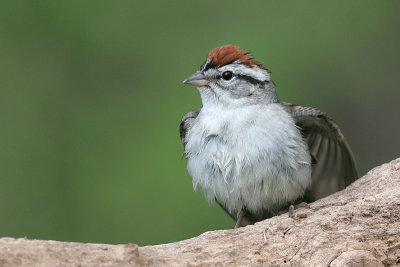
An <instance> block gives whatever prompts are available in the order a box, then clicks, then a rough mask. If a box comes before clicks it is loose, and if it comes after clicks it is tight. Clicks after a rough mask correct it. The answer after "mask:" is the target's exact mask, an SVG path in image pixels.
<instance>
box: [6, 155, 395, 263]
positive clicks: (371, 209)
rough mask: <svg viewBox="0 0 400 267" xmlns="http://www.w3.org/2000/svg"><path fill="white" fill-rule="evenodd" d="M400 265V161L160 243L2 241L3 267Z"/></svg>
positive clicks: (21, 239) (22, 239) (20, 239)
mask: <svg viewBox="0 0 400 267" xmlns="http://www.w3.org/2000/svg"><path fill="white" fill-rule="evenodd" d="M20 265H24V266H37V265H40V266H65V265H68V266H78V265H79V266H80V265H82V266H116V265H118V266H137V265H145V266H188V265H194V266H196V265H201V266H207V265H212V266H215V265H216V266H244V265H246V266H247V265H248V266H332V267H333V266H400V158H398V159H396V160H393V161H391V162H390V163H387V164H383V165H381V166H379V167H376V168H374V169H373V170H371V171H369V172H368V173H367V174H366V175H365V176H363V177H362V178H360V179H359V180H357V181H356V182H355V183H353V184H352V185H350V186H349V187H348V188H346V189H345V190H343V191H340V192H337V193H335V194H333V195H331V196H328V197H326V198H323V199H320V200H318V201H316V202H314V203H311V204H310V207H309V208H303V209H298V210H296V211H295V214H294V216H293V217H289V216H288V214H287V213H286V214H282V215H280V216H276V217H273V218H270V219H267V220H265V221H262V222H259V223H256V224H255V225H250V226H247V227H243V228H239V229H229V230H219V231H210V232H206V233H203V234H201V235H200V236H198V237H194V238H191V239H188V240H183V241H180V242H175V243H170V244H162V245H155V246H144V247H139V246H137V245H135V244H122V245H107V244H84V243H72V242H59V241H44V240H29V239H25V238H19V239H15V238H7V237H5V238H1V239H0V266H20Z"/></svg>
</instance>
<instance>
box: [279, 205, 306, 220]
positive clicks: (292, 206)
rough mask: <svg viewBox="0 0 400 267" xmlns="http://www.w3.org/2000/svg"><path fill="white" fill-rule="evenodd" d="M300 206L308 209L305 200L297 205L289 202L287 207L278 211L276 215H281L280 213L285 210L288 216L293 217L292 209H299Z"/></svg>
mask: <svg viewBox="0 0 400 267" xmlns="http://www.w3.org/2000/svg"><path fill="white" fill-rule="evenodd" d="M301 208H307V209H309V208H310V206H309V205H308V204H307V203H306V202H301V203H299V204H297V205H293V204H290V205H289V207H287V208H286V209H284V210H282V211H280V212H279V213H278V215H282V214H284V213H286V212H289V217H290V218H293V217H294V211H295V210H297V209H301Z"/></svg>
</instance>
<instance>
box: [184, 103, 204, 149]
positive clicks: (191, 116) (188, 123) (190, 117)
mask: <svg viewBox="0 0 400 267" xmlns="http://www.w3.org/2000/svg"><path fill="white" fill-rule="evenodd" d="M200 110H201V108H199V109H196V110H193V111H191V112H189V113H187V114H185V116H183V118H182V120H181V124H180V125H179V136H180V137H181V141H182V144H183V148H184V149H185V145H186V140H185V139H186V133H187V131H188V130H189V128H190V127H192V123H193V121H194V120H195V119H196V118H197V116H198V115H199V113H200Z"/></svg>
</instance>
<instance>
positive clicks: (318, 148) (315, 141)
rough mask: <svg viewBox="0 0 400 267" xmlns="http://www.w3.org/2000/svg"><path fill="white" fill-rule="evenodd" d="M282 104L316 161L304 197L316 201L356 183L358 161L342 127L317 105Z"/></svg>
mask: <svg viewBox="0 0 400 267" xmlns="http://www.w3.org/2000/svg"><path fill="white" fill-rule="evenodd" d="M283 104H284V105H286V106H287V108H288V109H289V112H291V114H292V115H293V118H294V120H295V123H296V125H297V126H298V127H299V128H300V131H301V132H302V134H303V137H304V139H305V141H306V143H307V145H308V148H309V151H310V153H311V157H312V160H313V169H312V175H311V176H312V177H311V178H312V182H311V186H310V187H309V188H308V190H307V192H306V195H308V196H305V197H306V198H308V199H309V200H316V199H319V198H322V197H325V196H328V195H330V194H333V193H334V192H337V191H339V190H342V189H344V188H345V187H346V186H348V185H349V184H351V183H352V182H354V181H355V180H356V179H357V178H358V173H357V168H356V163H355V161H354V157H353V154H352V152H351V149H350V147H349V145H348V144H347V142H346V139H345V138H344V136H343V135H342V133H341V132H340V130H339V127H338V126H337V125H336V124H335V123H334V122H333V121H332V120H331V119H330V118H329V117H328V116H327V115H326V114H325V113H323V112H322V111H320V110H318V109H316V108H310V107H302V106H297V105H293V104H289V103H283Z"/></svg>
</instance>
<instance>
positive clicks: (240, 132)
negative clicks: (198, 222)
mask: <svg viewBox="0 0 400 267" xmlns="http://www.w3.org/2000/svg"><path fill="white" fill-rule="evenodd" d="M186 141H187V144H186V147H185V153H186V155H187V157H188V171H189V173H190V174H191V176H192V177H193V186H194V188H195V190H196V189H197V188H199V189H200V190H201V191H202V193H203V194H204V195H205V197H206V198H207V200H208V201H209V202H210V203H212V202H214V201H215V200H217V201H218V202H219V203H220V204H221V205H223V206H224V207H225V208H226V209H227V210H228V211H229V212H232V213H236V212H239V211H240V210H241V209H242V208H243V207H246V209H247V210H249V211H251V212H258V211H261V210H263V211H271V212H274V211H276V209H278V208H279V207H280V206H281V205H282V204H286V203H287V202H289V201H292V200H295V199H296V198H297V197H299V196H301V195H302V194H303V193H304V190H305V189H306V188H307V186H308V185H309V184H310V181H311V178H310V177H311V168H310V161H311V159H310V155H309V152H308V149H307V146H306V144H305V143H304V141H303V139H302V137H301V135H300V132H299V130H298V129H297V128H296V125H295V123H294V121H293V119H292V117H291V116H290V115H289V114H288V113H287V112H286V111H285V110H284V109H283V108H282V107H281V106H280V104H268V105H249V106H244V107H240V108H234V109H229V110H227V109H226V108H224V109H220V108H218V107H213V108H204V107H203V109H202V111H201V112H200V114H199V116H198V117H197V118H196V120H195V122H194V123H193V126H192V128H191V129H189V131H188V133H187V136H186Z"/></svg>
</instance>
